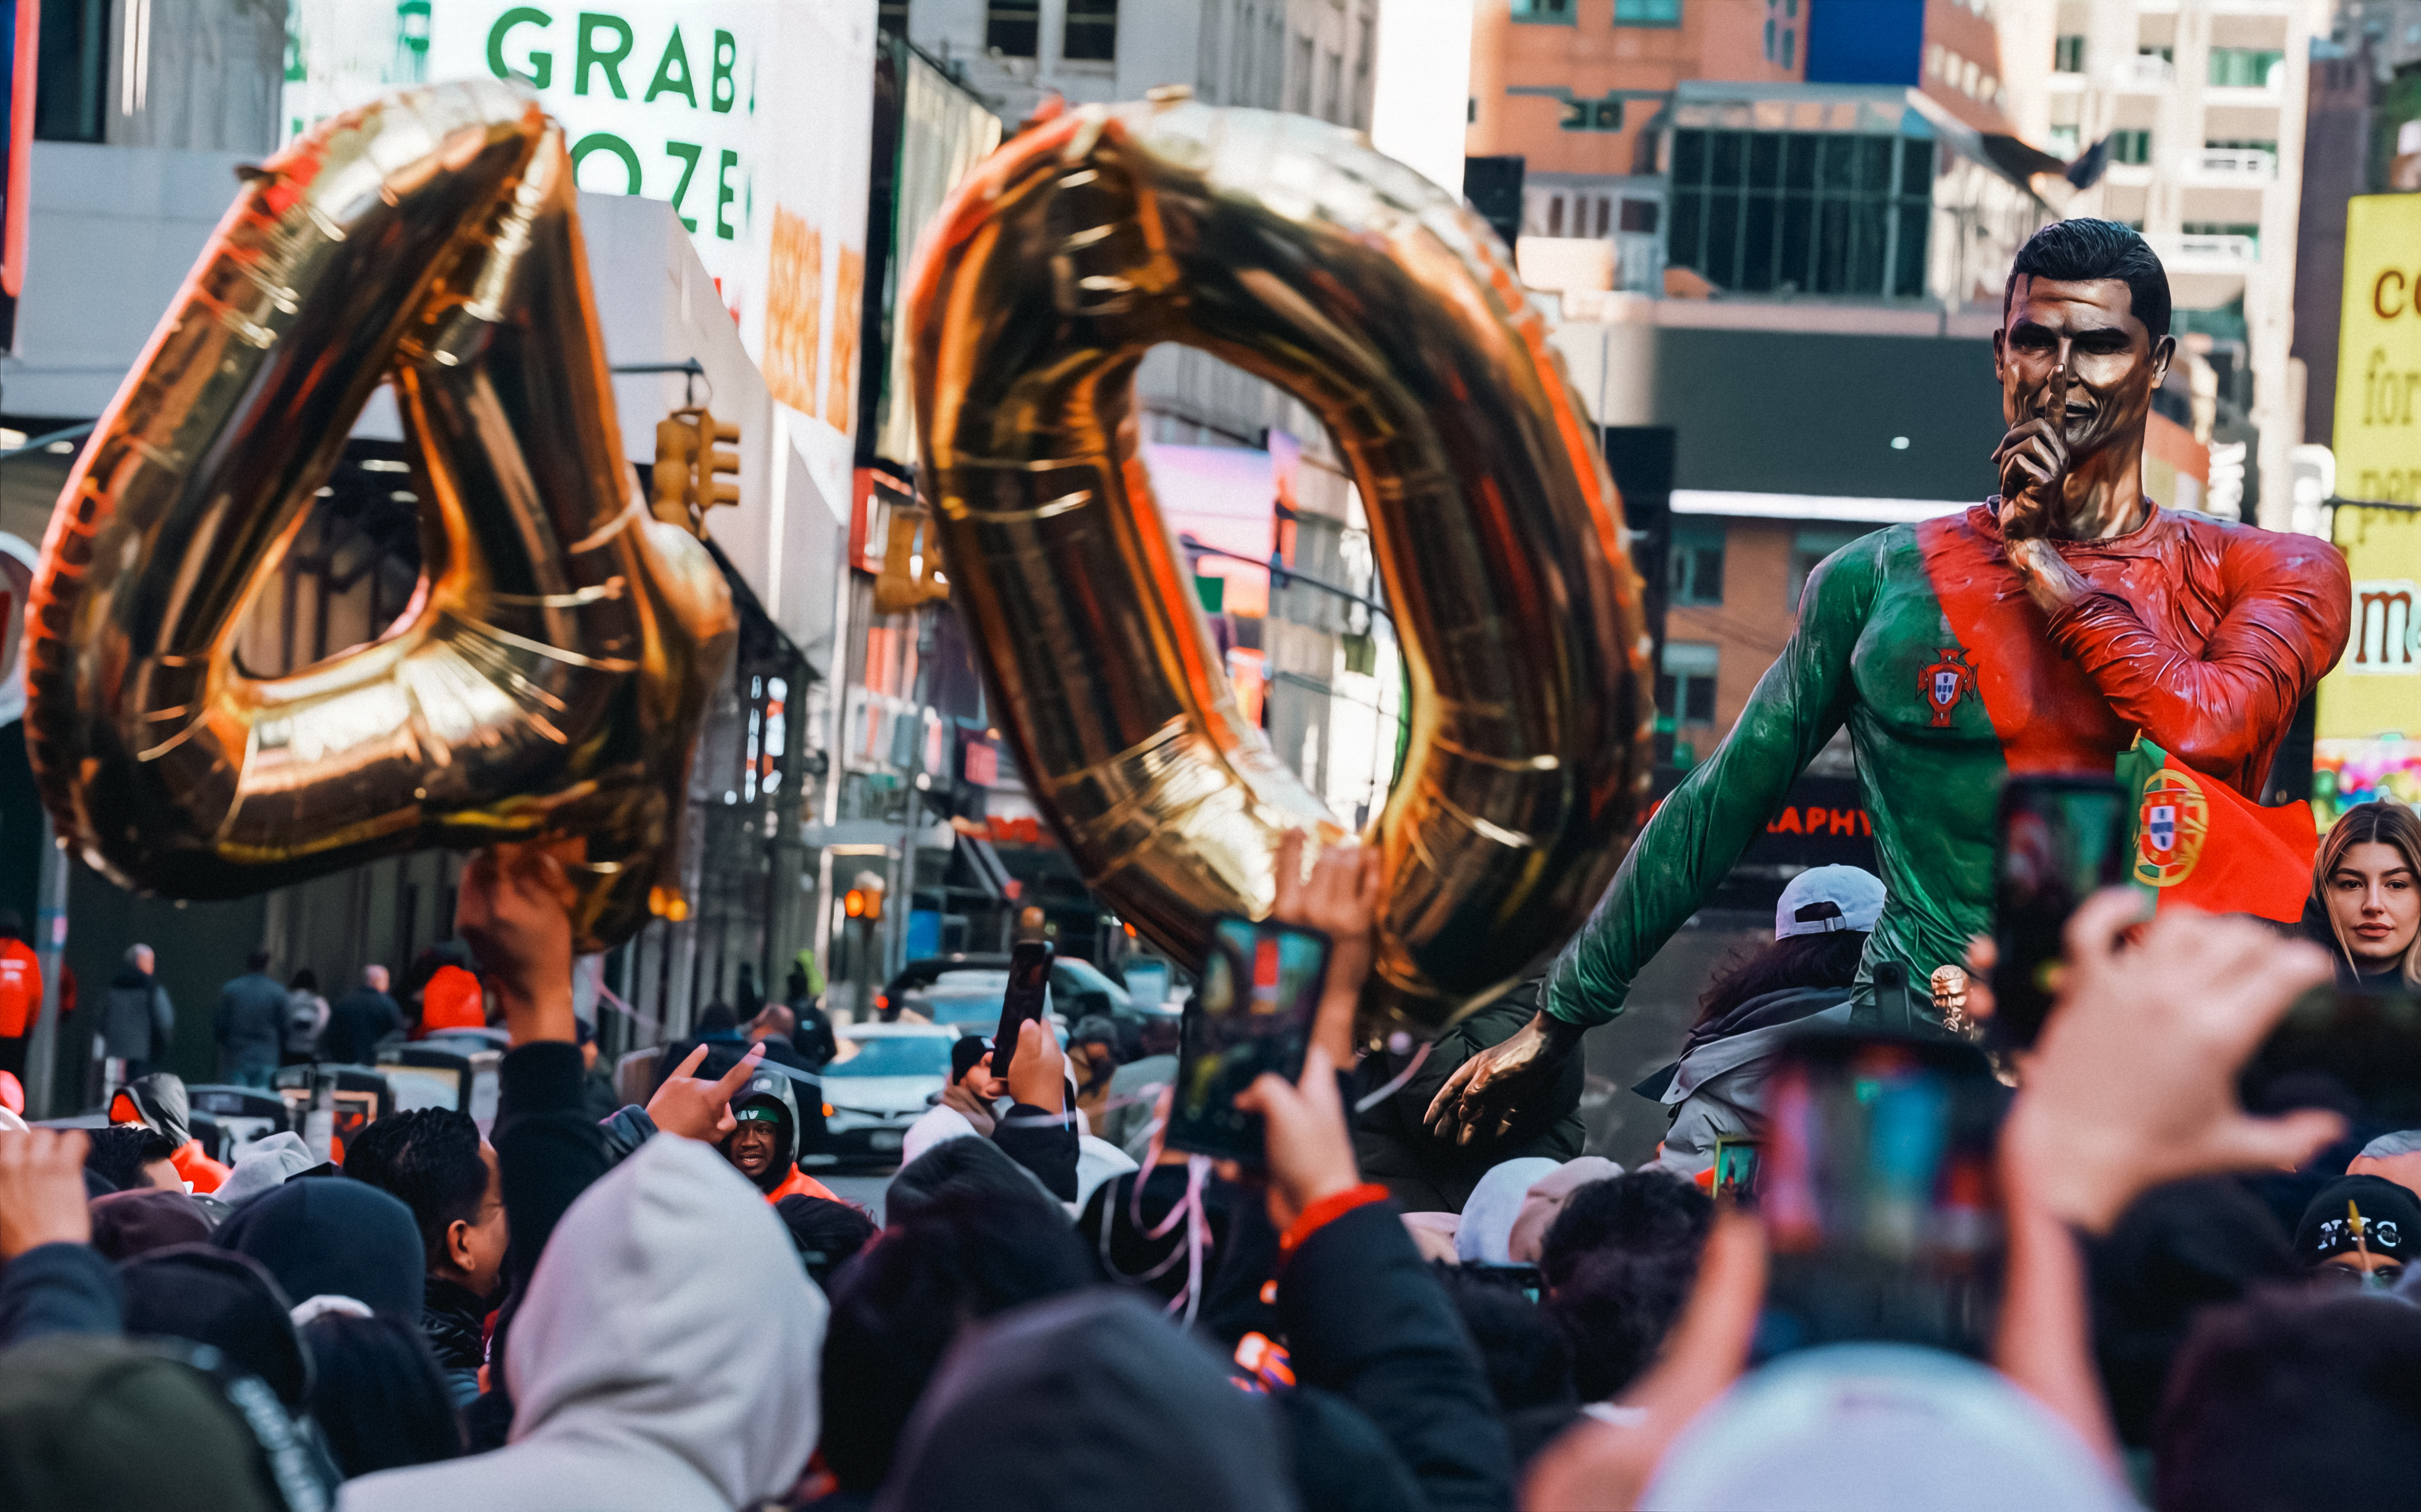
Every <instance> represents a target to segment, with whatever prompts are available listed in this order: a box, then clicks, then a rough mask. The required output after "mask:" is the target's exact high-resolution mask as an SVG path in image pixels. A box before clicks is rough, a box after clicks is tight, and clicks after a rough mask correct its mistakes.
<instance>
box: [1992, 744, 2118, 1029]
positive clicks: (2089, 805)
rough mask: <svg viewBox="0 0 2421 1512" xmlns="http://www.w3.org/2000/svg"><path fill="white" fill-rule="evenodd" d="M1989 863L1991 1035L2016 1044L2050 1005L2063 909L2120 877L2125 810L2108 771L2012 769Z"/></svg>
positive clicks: (2047, 1012)
mask: <svg viewBox="0 0 2421 1512" xmlns="http://www.w3.org/2000/svg"><path fill="white" fill-rule="evenodd" d="M1999 835H2000V844H1999V848H1998V853H1997V854H1996V856H1995V857H1994V862H1993V871H1992V912H1993V923H1992V939H1993V943H1994V945H1995V946H1996V947H1997V950H1998V959H1997V960H1996V961H1995V963H1994V965H1993V968H1992V998H1993V1011H1992V1018H1991V1022H1990V1025H1989V1033H1990V1042H1991V1043H1992V1044H1993V1045H1995V1046H1999V1047H2004V1048H2009V1049H2023V1048H2025V1047H2026V1046H2029V1045H2032V1044H2033V1043H2034V1042H2035V1037H2036V1036H2038V1035H2039V1034H2040V1033H2042V1025H2043V1020H2044V1019H2046V1018H2048V1017H2049V1016H2050V1014H2051V1005H2052V996H2053V988H2054V971H2055V968H2056V967H2057V966H2058V964H2059V959H2060V951H2061V949H2062V948H2063V945H2064V943H2065V935H2066V932H2067V929H2068V919H2069V915H2070V914H2071V913H2074V912H2076V909H2077V905H2079V904H2081V903H2083V902H2084V901H2085V899H2086V898H2088V897H2090V896H2093V895H2094V893H2096V892H2098V891H2099V890H2101V888H2104V887H2115V886H2116V885H2117V884H2119V883H2120V882H2122V881H2125V880H2126V876H2127V846H2128V837H2129V827H2128V814H2127V805H2126V802H2125V800H2124V799H2123V798H2122V797H2121V796H2120V793H2119V790H2118V785H2117V783H2116V782H2115V781H2113V780H2112V779H2110V778H2108V777H2092V776H2074V777H2057V776H2022V777H2011V778H2010V779H2009V780H2008V783H2007V786H2005V787H2003V788H2002V789H2001V810H2000V823H1999Z"/></svg>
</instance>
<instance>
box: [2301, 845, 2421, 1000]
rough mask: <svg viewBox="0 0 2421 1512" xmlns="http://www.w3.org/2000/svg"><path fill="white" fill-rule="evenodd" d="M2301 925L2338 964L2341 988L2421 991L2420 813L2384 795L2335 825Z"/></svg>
mask: <svg viewBox="0 0 2421 1512" xmlns="http://www.w3.org/2000/svg"><path fill="white" fill-rule="evenodd" d="M2303 928H2304V937H2305V938H2306V939H2309V940H2310V941H2312V942H2313V943H2315V944H2318V945H2319V946H2320V947H2321V948H2322V949H2324V950H2326V951H2327V952H2328V953H2329V957H2330V959H2333V960H2335V962H2336V968H2337V985H2338V986H2340V987H2366V988H2370V989H2372V990H2377V991H2385V992H2404V993H2412V992H2421V816H2415V815H2414V813H2413V810H2411V809H2409V808H2407V807H2405V806H2404V805H2403V804H2401V803H2397V802H2395V801H2394V800H2392V799H2381V800H2376V801H2374V802H2371V803H2356V804H2355V805H2354V806H2353V807H2351V808H2350V809H2348V810H2346V811H2345V814H2344V815H2343V816H2342V817H2341V818H2338V820H2337V821H2336V822H2335V824H2332V825H2330V826H2329V831H2328V833H2327V834H2323V835H2322V836H2320V846H2319V850H2318V851H2317V852H2316V853H2315V854H2314V855H2313V857H2312V896H2310V898H2309V899H2307V900H2306V901H2305V903H2304V925H2303Z"/></svg>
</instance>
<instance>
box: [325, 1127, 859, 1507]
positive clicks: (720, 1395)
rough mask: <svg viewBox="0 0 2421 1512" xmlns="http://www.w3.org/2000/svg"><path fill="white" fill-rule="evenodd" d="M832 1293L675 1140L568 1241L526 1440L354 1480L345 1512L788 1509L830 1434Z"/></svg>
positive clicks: (530, 1362)
mask: <svg viewBox="0 0 2421 1512" xmlns="http://www.w3.org/2000/svg"><path fill="white" fill-rule="evenodd" d="M825 1313H826V1308H825V1304H824V1299H823V1293H821V1292H820V1291H818V1290H817V1289H816V1286H815V1284H814V1283H813V1282H811V1281H809V1280H808V1279H807V1275H806V1271H805V1270H804V1269H803V1268H802V1267H801V1266H800V1264H799V1257H798V1253H797V1250H796V1249H795V1248H794V1247H793V1245H792V1244H791V1242H790V1237H789V1232H788V1231H787V1230H785V1229H784V1228H783V1226H782V1221H781V1220H780V1219H779V1218H777V1217H775V1216H774V1213H773V1208H771V1207H769V1206H767V1204H766V1202H765V1198H764V1196H763V1194H762V1193H760V1192H758V1190H757V1189H756V1188H755V1187H754V1186H752V1185H751V1184H750V1183H749V1181H748V1178H747V1177H743V1176H742V1175H741V1174H740V1173H739V1172H737V1171H735V1170H733V1169H732V1168H731V1166H730V1164H729V1163H728V1162H727V1161H725V1160H724V1159H723V1157H722V1156H720V1155H718V1154H716V1153H715V1150H714V1146H711V1145H705V1144H700V1143H698V1142H696V1141H694V1140H687V1139H682V1138H680V1137H679V1136H677V1135H671V1134H659V1135H657V1136H656V1137H655V1138H653V1139H650V1140H648V1142H647V1143H646V1144H645V1145H642V1146H640V1147H639V1149H638V1150H637V1152H636V1153H634V1154H633V1155H632V1156H631V1157H630V1158H629V1159H628V1160H625V1161H622V1162H621V1163H620V1164H619V1165H617V1166H616V1167H615V1168H614V1169H613V1170H612V1171H610V1172H608V1173H607V1174H606V1175H605V1176H603V1177H600V1178H599V1179H598V1181H597V1182H596V1184H595V1185H593V1186H591V1187H590V1188H589V1189H588V1190H587V1191H586V1192H583V1193H581V1195H580V1197H579V1199H578V1200H577V1201H575V1202H573V1203H572V1205H571V1208H570V1210H569V1211H568V1212H566V1213H565V1214H564V1216H563V1220H562V1222H561V1223H560V1224H557V1225H556V1226H555V1230H554V1237H553V1238H552V1239H549V1240H548V1242H547V1244H546V1248H545V1250H544V1252H543V1254H542V1255H541V1257H540V1258H539V1263H538V1270H537V1273H536V1274H535V1275H534V1276H533V1278H532V1280H531V1283H530V1289H529V1293H528V1296H527V1297H526V1298H525V1299H524V1300H523V1303H522V1307H521V1311H520V1314H519V1316H518V1317H516V1318H515V1320H514V1323H513V1347H512V1349H511V1351H510V1353H508V1355H507V1356H506V1357H505V1374H506V1375H507V1377H508V1379H509V1380H510V1383H511V1387H512V1397H513V1402H514V1404H515V1411H514V1415H513V1427H512V1438H511V1441H510V1442H508V1444H507V1445H506V1446H505V1447H504V1448H502V1449H499V1450H496V1451H495V1452H493V1453H492V1454H485V1455H479V1456H476V1457H472V1458H468V1459H456V1460H449V1461H446V1462H444V1463H440V1464H433V1465H418V1466H414V1467H412V1468H410V1469H406V1470H392V1471H385V1472H382V1473H378V1474H374V1475H366V1476H364V1477H362V1478H361V1479H359V1480H353V1481H348V1482H346V1483H345V1487H344V1489H343V1492H342V1493H341V1495H340V1496H339V1497H338V1499H337V1503H336V1505H337V1509H338V1512H417V1509H419V1508H423V1507H445V1508H448V1509H450V1512H729V1509H730V1508H733V1507H742V1506H752V1505H754V1504H757V1503H758V1502H761V1501H764V1500H766V1499H768V1498H778V1497H783V1496H787V1495H788V1494H789V1491H790V1489H792V1487H793V1486H794V1485H796V1483H797V1482H798V1479H799V1475H800V1473H801V1472H802V1471H804V1469H805V1468H806V1463H807V1456H808V1454H809V1453H810V1452H812V1451H813V1450H814V1448H815V1446H816V1437H817V1433H818V1430H819V1427H820V1423H821V1414H820V1395H819V1390H818V1388H819V1377H820V1369H819V1364H820V1361H821V1360H822V1357H823V1335H824V1317H825Z"/></svg>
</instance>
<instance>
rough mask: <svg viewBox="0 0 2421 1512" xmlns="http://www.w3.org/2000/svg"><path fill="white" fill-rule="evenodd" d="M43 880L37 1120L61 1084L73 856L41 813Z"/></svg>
mask: <svg viewBox="0 0 2421 1512" xmlns="http://www.w3.org/2000/svg"><path fill="white" fill-rule="evenodd" d="M39 865H40V867H41V879H40V882H39V887H38V889H37V892H36V895H35V904H34V954H35V957H36V959H37V960H38V961H39V963H40V966H41V972H42V1005H41V1008H40V1010H39V1012H38V1013H37V1014H36V1015H35V1018H34V1037H33V1041H32V1043H30V1044H28V1045H27V1046H26V1047H25V1079H26V1083H27V1085H26V1087H25V1111H26V1113H27V1114H29V1115H32V1116H33V1117H36V1118H48V1117H50V1116H51V1093H52V1087H53V1086H54V1084H55V1083H56V1082H57V1080H58V1045H59V1037H60V1034H61V1031H62V1027H63V1026H62V1025H61V1024H60V1022H59V978H60V975H61V973H62V968H63V967H65V965H66V964H67V950H68V852H67V847H66V846H65V844H64V843H62V842H61V841H60V839H59V837H58V834H57V832H56V831H55V830H54V829H52V827H51V816H50V812H49V810H48V809H45V810H44V811H43V814H42V855H41V861H40V863H39Z"/></svg>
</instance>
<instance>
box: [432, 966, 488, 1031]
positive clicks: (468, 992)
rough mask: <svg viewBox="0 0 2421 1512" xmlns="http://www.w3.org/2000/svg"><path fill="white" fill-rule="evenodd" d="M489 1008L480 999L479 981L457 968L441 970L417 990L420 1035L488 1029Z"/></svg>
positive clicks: (440, 968)
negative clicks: (442, 1030) (451, 1030)
mask: <svg viewBox="0 0 2421 1512" xmlns="http://www.w3.org/2000/svg"><path fill="white" fill-rule="evenodd" d="M487 1022H488V1005H487V1002H486V1000H485V999H484V998H482V997H481V996H480V995H479V979H478V978H477V977H476V976H474V975H472V974H470V973H469V972H466V971H464V970H463V969H462V968H461V967H460V966H440V967H438V968H437V973H436V974H435V975H433V976H431V977H430V978H429V985H428V986H427V987H424V988H422V989H421V990H420V1032H421V1033H422V1034H424V1035H425V1034H429V1033H431V1032H433V1031H435V1030H439V1029H481V1028H485V1027H486V1026H487Z"/></svg>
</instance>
